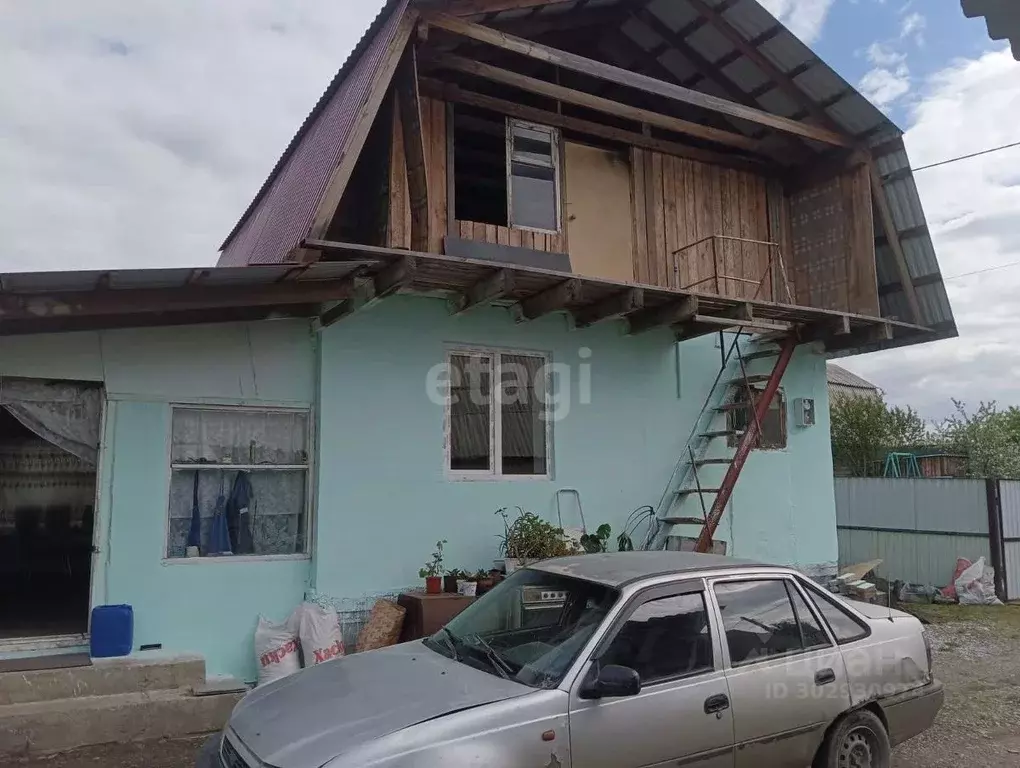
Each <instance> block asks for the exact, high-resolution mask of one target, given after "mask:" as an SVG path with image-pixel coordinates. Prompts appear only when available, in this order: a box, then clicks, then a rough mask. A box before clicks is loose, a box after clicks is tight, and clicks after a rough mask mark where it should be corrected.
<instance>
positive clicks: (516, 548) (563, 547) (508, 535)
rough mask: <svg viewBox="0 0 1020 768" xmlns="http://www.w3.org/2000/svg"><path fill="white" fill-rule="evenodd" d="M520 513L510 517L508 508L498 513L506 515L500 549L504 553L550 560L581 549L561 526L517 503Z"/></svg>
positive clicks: (505, 555)
mask: <svg viewBox="0 0 1020 768" xmlns="http://www.w3.org/2000/svg"><path fill="white" fill-rule="evenodd" d="M516 509H517V517H516V518H514V519H513V520H511V519H510V515H509V514H508V511H507V508H503V509H499V510H497V511H496V514H497V515H499V516H500V517H502V518H503V535H502V536H501V537H500V542H499V553H500V555H502V556H503V557H507V558H516V559H518V560H524V561H535V560H547V559H549V558H550V557H563V556H564V555H574V554H577V553H578V551H579V550H578V549H577V547H576V546H575V545H574V544H573V543H572V542H570V541H568V540H567V538H566V537H565V536H564V534H563V529H562V528H557V527H555V526H553V525H552V524H550V523H547V522H546V521H545V520H543V519H542V518H540V517H539V516H538V515H536V514H535V513H533V512H525V511H524V510H523V509H522V508H521V507H516Z"/></svg>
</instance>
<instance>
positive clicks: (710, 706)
mask: <svg viewBox="0 0 1020 768" xmlns="http://www.w3.org/2000/svg"><path fill="white" fill-rule="evenodd" d="M729 708H730V700H729V697H727V696H726V694H724V693H720V694H717V695H715V696H709V697H708V698H707V699H705V714H706V715H712V714H716V713H718V712H722V711H723V710H726V709H729Z"/></svg>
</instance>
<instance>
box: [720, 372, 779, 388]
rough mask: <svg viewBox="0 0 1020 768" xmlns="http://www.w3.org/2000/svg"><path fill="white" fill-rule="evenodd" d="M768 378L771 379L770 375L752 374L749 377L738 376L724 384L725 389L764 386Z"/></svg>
mask: <svg viewBox="0 0 1020 768" xmlns="http://www.w3.org/2000/svg"><path fill="white" fill-rule="evenodd" d="M770 378H772V377H771V375H770V374H767V373H755V374H752V375H750V376H739V377H737V378H735V379H730V380H729V381H727V382H726V386H727V387H743V386H746V385H747V384H764V383H765V382H767V381H768V380H769V379H770Z"/></svg>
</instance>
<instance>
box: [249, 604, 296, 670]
mask: <svg viewBox="0 0 1020 768" xmlns="http://www.w3.org/2000/svg"><path fill="white" fill-rule="evenodd" d="M288 623H289V621H288ZM298 650H299V648H298V639H297V635H295V634H294V632H292V631H291V629H290V627H288V625H287V624H275V623H273V622H271V621H269V620H267V619H266V618H265V617H263V616H259V623H258V626H257V627H256V628H255V661H256V662H257V663H258V667H259V685H265V684H266V683H271V682H273V681H274V680H279V679H281V678H283V677H286V676H287V675H290V674H293V673H294V672H297V671H299V670H300V669H301V661H300V659H299V658H298Z"/></svg>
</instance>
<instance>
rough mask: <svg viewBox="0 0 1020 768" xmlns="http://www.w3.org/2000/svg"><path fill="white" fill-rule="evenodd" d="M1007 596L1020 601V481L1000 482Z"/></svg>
mask: <svg viewBox="0 0 1020 768" xmlns="http://www.w3.org/2000/svg"><path fill="white" fill-rule="evenodd" d="M999 509H1000V511H1001V513H1002V514H1001V521H1002V550H1003V552H1002V560H1003V568H1004V569H1005V576H1006V584H1005V587H1006V595H1007V597H1008V599H1010V600H1020V480H1000V481H999Z"/></svg>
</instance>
